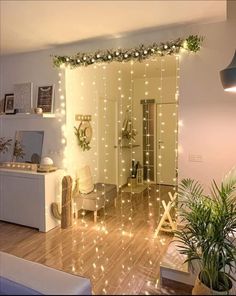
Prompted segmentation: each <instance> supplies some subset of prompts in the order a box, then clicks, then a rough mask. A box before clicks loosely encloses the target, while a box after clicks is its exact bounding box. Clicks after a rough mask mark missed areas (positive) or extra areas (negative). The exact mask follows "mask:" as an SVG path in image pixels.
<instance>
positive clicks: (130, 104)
mask: <svg viewBox="0 0 236 296" xmlns="http://www.w3.org/2000/svg"><path fill="white" fill-rule="evenodd" d="M133 92H134V61H133V60H131V62H130V89H129V97H128V104H127V110H128V112H129V114H128V116H129V118H130V119H131V128H130V129H129V130H130V136H131V139H130V143H129V145H130V147H131V149H130V175H131V174H132V166H131V165H132V161H135V158H134V154H133V152H134V151H133V142H134V144H135V139H134V140H133V139H132V134H133V130H135V129H134V126H133V122H134V118H133V95H134V94H133ZM133 194H134V192H133V182H131V192H130V194H129V199H128V202H129V208H130V214H129V217H128V220H129V222H130V230H129V235H130V237H132V233H133V206H132V201H133Z"/></svg>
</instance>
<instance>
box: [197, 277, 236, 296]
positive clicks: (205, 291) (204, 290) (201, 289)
mask: <svg viewBox="0 0 236 296" xmlns="http://www.w3.org/2000/svg"><path fill="white" fill-rule="evenodd" d="M231 289H232V288H231ZM231 289H230V290H229V291H215V290H211V289H210V288H208V287H207V286H206V285H204V284H203V283H202V282H201V281H200V280H199V275H198V277H197V278H196V281H195V284H194V287H193V290H192V295H230V291H231Z"/></svg>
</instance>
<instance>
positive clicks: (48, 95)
mask: <svg viewBox="0 0 236 296" xmlns="http://www.w3.org/2000/svg"><path fill="white" fill-rule="evenodd" d="M53 104H54V85H47V86H39V87H38V99H37V108H42V109H43V113H53Z"/></svg>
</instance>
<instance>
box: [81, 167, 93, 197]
mask: <svg viewBox="0 0 236 296" xmlns="http://www.w3.org/2000/svg"><path fill="white" fill-rule="evenodd" d="M78 185H79V192H80V193H83V194H88V193H90V192H92V191H93V189H94V184H93V178H92V174H91V171H90V168H89V166H85V167H83V168H81V169H80V170H79V173H78Z"/></svg>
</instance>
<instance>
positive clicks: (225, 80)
mask: <svg viewBox="0 0 236 296" xmlns="http://www.w3.org/2000/svg"><path fill="white" fill-rule="evenodd" d="M220 78H221V83H222V85H223V88H224V90H225V91H228V92H236V51H235V54H234V57H233V59H232V61H231V63H230V64H229V65H228V67H227V68H225V69H224V70H222V71H220Z"/></svg>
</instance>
